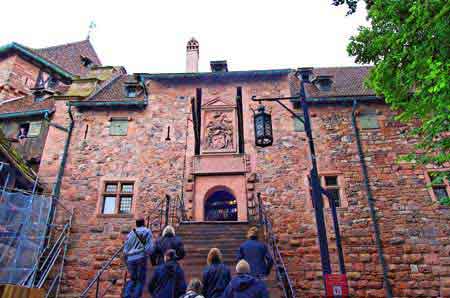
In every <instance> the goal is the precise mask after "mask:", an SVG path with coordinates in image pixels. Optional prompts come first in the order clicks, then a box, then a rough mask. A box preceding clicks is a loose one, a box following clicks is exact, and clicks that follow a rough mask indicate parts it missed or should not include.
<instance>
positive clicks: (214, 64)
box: [209, 60, 228, 72]
mask: <svg viewBox="0 0 450 298" xmlns="http://www.w3.org/2000/svg"><path fill="white" fill-rule="evenodd" d="M209 64H210V65H211V71H212V72H228V65H227V60H218V61H211V62H210V63H209Z"/></svg>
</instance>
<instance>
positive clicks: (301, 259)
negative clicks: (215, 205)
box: [41, 78, 450, 297]
mask: <svg viewBox="0 0 450 298" xmlns="http://www.w3.org/2000/svg"><path fill="white" fill-rule="evenodd" d="M236 86H242V87H243V99H244V121H245V124H244V130H245V138H246V139H245V144H246V153H247V154H249V155H250V160H252V162H253V164H252V167H253V168H254V169H255V171H256V172H257V174H258V182H257V184H256V188H257V190H258V191H261V192H262V193H263V196H264V200H265V201H266V202H267V203H268V204H269V206H271V207H270V209H271V213H272V217H273V219H274V221H275V229H276V231H277V235H278V236H279V240H280V244H281V246H282V249H283V255H284V256H285V257H286V261H287V263H288V267H289V272H290V275H291V277H292V278H293V279H294V281H295V285H296V289H297V291H298V296H299V297H319V296H320V295H321V293H322V281H321V280H320V276H321V267H320V259H319V251H318V246H317V244H316V243H317V240H316V238H317V237H316V232H315V231H316V230H315V221H314V214H313V210H312V207H311V204H310V202H309V197H308V195H307V191H306V175H307V172H308V169H309V165H310V161H309V159H308V149H307V143H306V138H305V135H304V133H301V132H294V131H293V123H292V119H291V117H290V116H289V115H288V114H287V113H286V112H285V111H283V110H281V108H280V107H278V106H277V105H276V104H271V107H272V109H273V122H274V135H275V141H274V146H273V147H270V148H266V149H256V148H255V147H254V145H253V144H254V139H253V118H252V112H251V110H250V107H251V106H255V104H254V103H253V102H251V101H250V97H251V96H252V95H258V96H267V95H289V88H288V83H287V80H286V78H284V79H283V80H275V79H274V80H267V81H248V82H229V83H220V84H218V83H215V84H214V83H185V84H175V83H166V84H163V83H158V82H150V83H149V87H150V93H151V97H150V100H149V105H148V107H147V108H146V109H145V110H144V111H134V112H125V111H96V112H94V111H86V112H83V113H80V112H78V111H74V112H75V128H74V133H73V138H72V142H71V147H70V154H69V159H68V165H67V169H66V173H65V177H64V181H63V188H62V193H61V196H62V201H63V203H64V204H65V205H66V206H68V207H74V208H76V217H75V222H74V229H73V233H72V239H73V240H72V243H71V247H70V251H69V254H68V262H67V265H66V267H65V282H64V283H65V287H64V291H65V292H66V293H79V292H80V291H81V289H82V288H83V287H84V286H85V285H86V284H87V281H88V280H89V279H90V278H92V277H93V276H94V274H95V271H96V270H97V269H99V267H100V265H101V263H102V262H103V261H104V260H106V258H107V257H108V256H109V255H111V253H112V251H113V250H114V248H117V247H119V246H120V244H121V242H122V240H123V238H124V235H125V233H126V232H127V231H129V229H130V227H131V225H132V223H133V218H132V217H104V216H98V215H97V207H98V200H99V190H100V188H101V181H102V179H104V178H105V177H106V176H108V177H112V176H113V177H132V178H133V179H136V180H137V181H138V182H139V187H138V194H137V197H136V198H135V202H136V203H137V206H136V208H135V210H136V216H138V215H145V214H146V213H147V212H149V211H150V210H151V209H152V207H153V206H154V200H155V199H157V198H162V196H163V195H164V194H165V193H169V194H172V195H176V194H180V192H181V189H182V188H184V189H186V190H189V189H192V188H191V187H192V182H188V183H186V184H185V185H183V183H182V178H183V169H184V164H185V163H184V160H185V148H186V147H187V151H186V152H187V156H186V160H187V162H186V170H185V179H186V180H187V181H192V180H191V178H192V177H189V175H188V174H189V167H190V164H189V161H190V157H191V156H192V153H193V133H192V123H191V122H190V121H188V120H187V119H188V118H190V107H189V97H190V96H194V95H195V88H197V87H202V88H203V98H207V97H209V96H229V97H232V98H234V97H235V92H236V90H235V87H236ZM181 96H183V98H182V97H181ZM377 108H378V109H379V110H380V113H381V115H380V117H381V118H383V123H382V128H381V129H379V130H371V131H362V139H363V142H364V149H365V152H366V156H367V158H366V161H367V163H368V166H369V175H370V178H371V184H372V187H373V192H374V197H375V199H376V207H377V209H378V212H379V213H378V214H379V216H380V218H381V220H380V222H381V230H382V235H383V241H384V245H385V253H386V257H387V262H388V263H389V266H390V269H391V271H390V272H391V277H392V279H393V286H394V293H395V296H396V297H419V296H422V297H448V296H449V295H450V294H449V291H450V269H449V266H448V265H449V262H450V256H449V251H450V243H449V242H450V241H449V240H448V239H449V232H448V228H447V226H448V223H449V216H450V210H449V209H445V208H439V207H437V206H436V205H435V204H433V203H432V202H431V199H430V197H429V195H428V191H427V190H426V188H425V180H424V177H423V174H424V172H423V170H422V169H415V168H414V167H413V165H411V164H397V163H395V160H396V158H397V157H398V156H399V155H400V154H403V153H406V152H408V150H409V149H410V148H411V143H413V142H414V140H411V139H409V138H408V137H407V135H406V134H405V133H403V132H402V131H403V128H402V127H398V124H397V123H396V122H394V121H392V120H391V116H392V113H391V112H390V111H389V110H388V109H387V108H386V107H384V106H377ZM350 112H351V109H350V108H349V107H342V106H328V107H327V106H323V107H320V108H318V107H315V108H312V110H311V114H312V115H313V129H314V132H313V133H314V137H315V142H316V150H317V156H318V164H319V171H320V172H321V173H325V172H336V173H339V174H341V175H342V177H343V181H344V190H343V193H344V194H345V197H346V200H347V207H345V208H341V209H340V210H339V217H340V223H341V227H342V236H343V246H344V253H345V256H346V265H347V271H348V277H349V283H350V288H351V293H352V295H354V296H355V297H384V292H383V290H382V283H381V269H380V267H379V266H378V259H377V252H376V248H375V243H374V236H373V233H372V228H371V221H370V216H369V213H368V208H367V201H366V198H365V192H364V191H363V182H362V178H361V176H362V175H361V171H360V165H359V160H358V156H357V149H356V143H355V138H354V136H353V134H352V129H351V122H350ZM112 116H128V117H131V122H130V125H129V131H128V135H127V136H126V137H113V136H109V133H108V131H109V129H108V123H109V118H110V117H112ZM66 119H67V117H66V115H65V107H64V103H63V102H59V103H58V104H57V113H56V115H55V118H54V121H55V122H58V123H67V121H66ZM86 125H89V129H88V133H87V137H86V139H84V134H85V131H86ZM169 125H170V126H171V140H170V141H168V142H166V141H165V138H166V134H167V126H169ZM186 128H187V129H186ZM186 133H187V143H186ZM64 139H65V134H64V133H63V132H60V131H58V130H56V129H55V128H50V131H49V137H48V140H47V143H46V148H45V153H44V156H43V158H42V159H43V161H42V163H41V175H42V176H44V177H47V179H46V180H47V181H52V179H53V177H55V175H56V170H57V167H58V165H59V154H60V152H62V147H63V144H64ZM248 187H251V188H253V185H248ZM190 196H191V195H190V194H189V192H186V202H187V205H189V199H190ZM191 198H192V196H191ZM327 219H328V221H327V225H328V227H330V229H329V234H328V236H329V239H330V242H329V244H330V248H331V254H332V261H333V269H334V270H336V269H337V257H336V256H335V249H334V243H333V241H334V238H333V233H332V231H331V222H330V220H329V216H328V218H327ZM114 274H115V276H117V277H119V276H120V274H119V273H118V271H116V272H115V273H114ZM439 295H440V296H439Z"/></svg>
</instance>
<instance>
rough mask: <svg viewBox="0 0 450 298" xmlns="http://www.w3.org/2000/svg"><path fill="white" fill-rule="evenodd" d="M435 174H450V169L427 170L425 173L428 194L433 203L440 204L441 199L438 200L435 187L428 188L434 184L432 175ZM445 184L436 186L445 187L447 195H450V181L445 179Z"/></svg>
mask: <svg viewBox="0 0 450 298" xmlns="http://www.w3.org/2000/svg"><path fill="white" fill-rule="evenodd" d="M433 172H450V168H443V169H427V170H426V171H425V175H424V176H425V181H426V183H427V190H428V193H429V194H430V197H431V200H432V201H433V202H439V199H438V198H437V196H436V194H435V193H434V190H433V187H428V186H429V185H431V182H432V180H433V179H432V178H431V176H430V174H431V173H433ZM443 182H444V183H443V184H439V185H435V186H438V187H442V186H444V187H445V190H446V191H447V194H448V195H450V181H449V180H448V179H444V181H443Z"/></svg>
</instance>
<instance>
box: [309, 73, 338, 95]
mask: <svg viewBox="0 0 450 298" xmlns="http://www.w3.org/2000/svg"><path fill="white" fill-rule="evenodd" d="M312 83H313V84H314V85H315V86H316V87H317V88H318V89H319V90H320V91H330V90H331V86H332V85H333V76H329V75H322V76H317V77H316V78H315V79H314V80H313V81H312Z"/></svg>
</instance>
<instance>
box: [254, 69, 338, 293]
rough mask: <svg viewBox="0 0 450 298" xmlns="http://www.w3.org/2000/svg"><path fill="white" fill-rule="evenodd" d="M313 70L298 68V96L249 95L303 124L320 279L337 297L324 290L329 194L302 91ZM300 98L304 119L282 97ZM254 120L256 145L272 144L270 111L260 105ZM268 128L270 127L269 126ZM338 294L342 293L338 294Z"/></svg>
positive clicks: (327, 271) (328, 271)
mask: <svg viewBox="0 0 450 298" xmlns="http://www.w3.org/2000/svg"><path fill="white" fill-rule="evenodd" d="M311 73H312V68H300V69H299V70H298V74H299V75H300V78H299V79H300V96H293V97H278V98H256V97H255V96H253V97H252V100H253V101H259V102H261V101H275V102H276V103H278V104H280V105H281V106H282V107H283V108H284V109H286V110H287V111H288V112H289V113H291V114H292V116H293V117H295V118H296V119H298V120H299V121H301V122H303V124H304V127H305V133H306V136H307V138H308V145H309V154H310V158H311V171H310V178H311V189H312V191H311V193H312V202H313V206H314V213H315V218H316V225H317V234H318V240H319V248H320V259H321V264H322V274H323V280H324V285H325V291H326V295H327V297H338V296H333V293H330V292H329V291H328V290H327V283H326V278H327V275H331V273H332V270H331V265H330V255H329V250H328V240H327V231H326V227H325V221H324V215H323V214H324V213H323V199H322V195H327V196H328V197H329V198H331V197H330V196H329V194H328V193H327V192H326V191H324V190H323V189H322V188H321V186H320V179H319V174H318V171H317V161H316V153H315V148H314V139H313V136H312V130H311V120H310V117H309V110H308V104H307V102H306V93H305V83H309V76H310V75H311ZM293 99H295V100H300V104H301V108H302V111H303V119H302V118H301V117H299V116H298V115H297V114H296V113H295V112H294V111H292V110H291V109H290V108H289V107H288V106H286V105H285V104H283V103H282V102H281V101H282V100H293ZM254 123H255V145H256V146H258V147H266V146H270V145H271V144H272V143H273V133H272V120H271V116H270V114H268V113H266V112H265V108H264V106H263V105H261V104H260V106H259V107H258V109H257V111H256V112H255V114H254ZM268 127H270V128H268ZM332 202H334V201H333V200H332V199H330V207H331V208H332V209H333V213H334V214H333V215H334V216H333V221H334V225H335V232H336V242H337V247H338V250H339V263H340V265H341V266H340V268H341V273H343V274H345V265H344V260H343V254H342V246H341V243H340V242H341V241H340V233H339V226H338V223H337V216H335V215H336V213H335V212H336V209H335V205H334V204H333V203H332ZM339 297H341V296H339Z"/></svg>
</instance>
